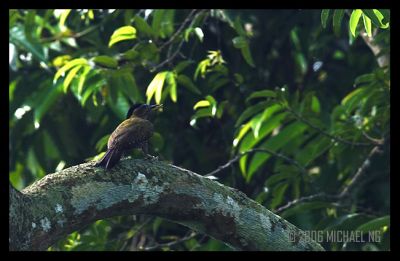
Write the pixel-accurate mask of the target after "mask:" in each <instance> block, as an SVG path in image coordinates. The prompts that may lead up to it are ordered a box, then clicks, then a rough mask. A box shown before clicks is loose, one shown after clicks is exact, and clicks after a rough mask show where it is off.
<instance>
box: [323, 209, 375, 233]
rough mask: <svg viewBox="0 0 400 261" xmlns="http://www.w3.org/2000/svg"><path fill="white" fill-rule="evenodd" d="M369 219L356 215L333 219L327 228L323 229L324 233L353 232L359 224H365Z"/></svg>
mask: <svg viewBox="0 0 400 261" xmlns="http://www.w3.org/2000/svg"><path fill="white" fill-rule="evenodd" d="M368 219H369V218H367V217H365V216H364V215H361V214H358V213H352V214H347V215H343V216H340V217H338V218H337V219H335V220H334V221H333V222H332V223H331V224H330V225H329V226H327V227H326V228H325V231H332V230H354V229H356V228H357V227H358V226H359V225H360V224H362V223H365V222H366V221H367V220H368Z"/></svg>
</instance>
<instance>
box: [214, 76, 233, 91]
mask: <svg viewBox="0 0 400 261" xmlns="http://www.w3.org/2000/svg"><path fill="white" fill-rule="evenodd" d="M230 82H231V81H230V79H228V78H221V79H218V80H216V81H215V82H213V84H212V89H211V91H212V92H213V93H214V92H216V91H217V90H218V89H219V88H221V87H222V86H224V85H226V84H228V83H230Z"/></svg>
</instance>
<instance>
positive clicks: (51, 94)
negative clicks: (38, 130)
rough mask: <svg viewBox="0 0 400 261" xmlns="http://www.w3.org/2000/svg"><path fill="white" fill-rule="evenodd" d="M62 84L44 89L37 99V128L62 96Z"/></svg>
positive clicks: (35, 116)
mask: <svg viewBox="0 0 400 261" xmlns="http://www.w3.org/2000/svg"><path fill="white" fill-rule="evenodd" d="M61 91H62V83H58V84H56V85H53V86H51V85H49V86H46V87H44V89H42V90H41V91H40V93H39V95H38V97H37V99H36V101H37V103H36V104H35V106H32V107H33V108H35V111H34V123H35V125H36V126H38V124H39V123H40V121H41V120H42V118H43V116H44V115H45V114H46V113H47V111H48V110H49V108H50V107H51V106H52V105H53V104H54V103H55V102H56V100H57V99H58V97H59V96H60V95H61Z"/></svg>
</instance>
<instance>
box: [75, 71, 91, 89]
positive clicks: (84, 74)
mask: <svg viewBox="0 0 400 261" xmlns="http://www.w3.org/2000/svg"><path fill="white" fill-rule="evenodd" d="M89 72H90V66H83V71H82V73H81V74H80V76H79V82H78V95H79V96H80V95H81V94H82V91H83V84H84V83H85V80H86V77H87V75H88V73H89Z"/></svg>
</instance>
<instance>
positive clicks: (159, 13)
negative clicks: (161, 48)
mask: <svg viewBox="0 0 400 261" xmlns="http://www.w3.org/2000/svg"><path fill="white" fill-rule="evenodd" d="M164 12H165V10H163V9H158V10H155V11H154V12H153V21H152V24H151V28H152V29H153V31H154V32H156V34H157V36H163V32H162V29H161V23H162V21H163V17H164Z"/></svg>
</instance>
